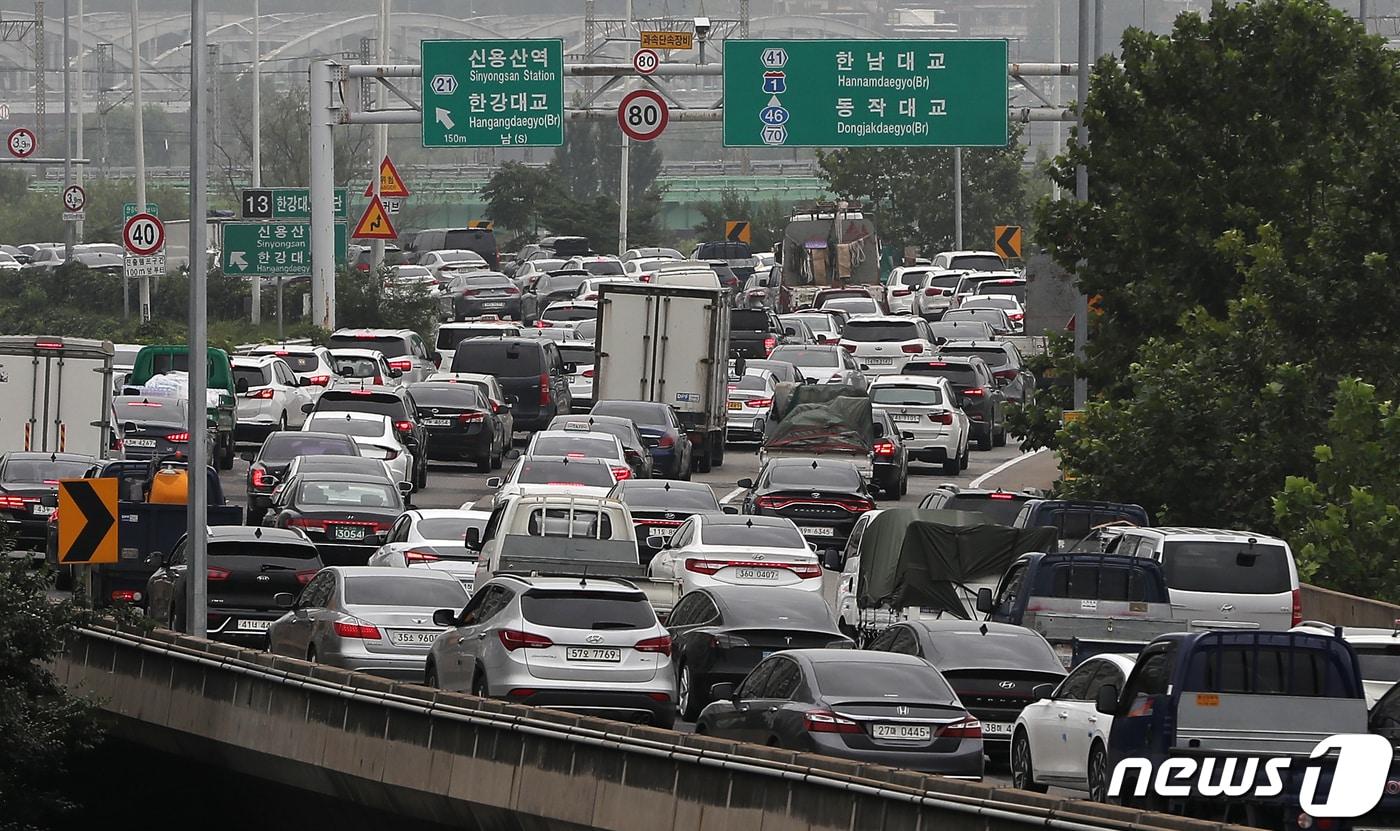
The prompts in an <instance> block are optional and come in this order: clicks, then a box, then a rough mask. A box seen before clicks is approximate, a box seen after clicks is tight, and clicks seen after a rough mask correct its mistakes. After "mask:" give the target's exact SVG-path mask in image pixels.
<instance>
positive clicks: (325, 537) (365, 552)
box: [263, 473, 404, 566]
mask: <svg viewBox="0 0 1400 831" xmlns="http://www.w3.org/2000/svg"><path fill="white" fill-rule="evenodd" d="M403 510H404V504H403V498H402V497H401V496H400V495H399V492H398V491H397V490H395V488H394V486H393V485H391V484H389V483H388V482H387V481H385V480H384V479H383V478H382V477H376V476H366V475H363V474H353V473H301V474H298V475H297V477H296V478H295V479H292V480H291V481H289V482H287V483H286V484H285V485H283V486H282V488H281V489H280V490H279V491H278V494H277V502H276V503H275V504H273V506H272V510H271V511H269V513H268V516H267V518H266V519H264V520H263V525H268V526H272V527H275V528H297V529H300V530H301V532H302V533H304V534H305V535H306V536H307V538H308V539H310V540H311V541H312V542H314V543H316V547H317V548H318V549H320V551H321V558H322V559H323V560H325V562H326V564H327V565H337V566H341V565H344V566H356V565H358V566H362V565H364V564H365V563H366V562H368V561H369V555H370V554H373V553H374V549H375V548H377V547H378V546H379V545H380V544H381V543H382V542H383V541H384V540H383V537H384V535H385V534H386V533H387V532H388V530H389V528H390V527H391V526H392V525H393V524H394V520H395V519H397V518H398V516H399V514H401V513H403Z"/></svg>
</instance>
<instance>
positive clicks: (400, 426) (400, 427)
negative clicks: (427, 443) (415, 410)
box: [394, 421, 413, 433]
mask: <svg viewBox="0 0 1400 831" xmlns="http://www.w3.org/2000/svg"><path fill="white" fill-rule="evenodd" d="M394 429H395V430H397V431H399V432H400V433H411V432H413V422H411V421H396V422H394Z"/></svg>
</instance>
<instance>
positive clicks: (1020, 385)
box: [938, 340, 1035, 405]
mask: <svg viewBox="0 0 1400 831" xmlns="http://www.w3.org/2000/svg"><path fill="white" fill-rule="evenodd" d="M938 355H939V357H941V358H952V357H967V356H976V357H978V358H981V359H982V360H984V361H986V362H987V368H988V369H990V370H991V371H992V377H993V378H995V379H996V381H997V386H999V387H1001V391H1002V394H1003V395H1005V396H1006V400H1007V401H1010V402H1012V403H1015V404H1021V405H1025V404H1029V403H1030V402H1032V401H1034V400H1035V375H1034V374H1032V373H1031V371H1030V370H1029V369H1026V362H1025V361H1024V360H1023V359H1022V358H1021V350H1019V349H1017V348H1016V346H1015V344H1011V343H1008V342H1006V341H1002V340H950V341H948V342H947V343H945V344H943V345H942V346H940V347H938Z"/></svg>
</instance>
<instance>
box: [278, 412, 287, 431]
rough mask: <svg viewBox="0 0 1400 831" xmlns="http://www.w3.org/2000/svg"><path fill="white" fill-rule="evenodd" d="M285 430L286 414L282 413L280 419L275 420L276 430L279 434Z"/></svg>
mask: <svg viewBox="0 0 1400 831" xmlns="http://www.w3.org/2000/svg"><path fill="white" fill-rule="evenodd" d="M286 429H287V414H286V413H282V417H281V418H279V419H277V430H278V431H279V432H280V431H282V430H286Z"/></svg>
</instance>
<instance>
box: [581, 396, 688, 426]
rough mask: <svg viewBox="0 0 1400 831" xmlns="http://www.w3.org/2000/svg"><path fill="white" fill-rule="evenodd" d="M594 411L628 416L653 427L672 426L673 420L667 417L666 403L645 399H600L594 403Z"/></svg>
mask: <svg viewBox="0 0 1400 831" xmlns="http://www.w3.org/2000/svg"><path fill="white" fill-rule="evenodd" d="M593 412H594V414H596V415H610V416H618V417H620V418H628V419H631V420H632V421H635V422H636V423H637V424H645V425H648V426H653V427H669V426H671V420H670V419H669V418H667V412H666V405H665V404H652V403H649V402H645V401H599V402H598V403H597V404H594V405H593Z"/></svg>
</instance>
